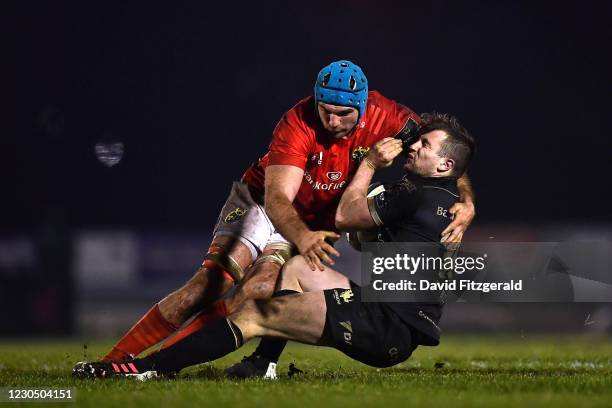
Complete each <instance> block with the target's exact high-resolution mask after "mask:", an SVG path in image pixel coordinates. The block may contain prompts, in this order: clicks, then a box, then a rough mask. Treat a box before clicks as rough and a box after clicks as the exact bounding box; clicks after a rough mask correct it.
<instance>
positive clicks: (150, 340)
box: [102, 245, 234, 362]
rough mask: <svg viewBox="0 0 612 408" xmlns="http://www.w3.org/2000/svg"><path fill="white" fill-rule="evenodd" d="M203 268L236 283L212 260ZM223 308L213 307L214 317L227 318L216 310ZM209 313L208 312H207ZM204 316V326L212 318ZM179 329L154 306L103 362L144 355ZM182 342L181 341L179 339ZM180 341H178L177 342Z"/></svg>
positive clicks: (204, 263)
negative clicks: (145, 351)
mask: <svg viewBox="0 0 612 408" xmlns="http://www.w3.org/2000/svg"><path fill="white" fill-rule="evenodd" d="M212 251H224V250H223V248H220V247H217V246H215V245H212V246H211V247H210V248H209V249H208V252H209V253H210V252H212ZM202 266H204V267H205V268H207V269H208V270H209V271H210V272H211V273H212V272H213V271H217V272H218V273H219V274H220V275H221V279H225V280H229V281H231V282H234V278H233V277H232V276H231V275H230V274H229V273H228V272H227V271H225V270H224V269H223V268H222V267H221V266H219V265H217V264H216V263H214V262H212V261H210V260H206V261H204V262H203V263H202ZM217 303H221V304H222V305H223V306H222V309H223V310H225V303H224V302H222V301H219V302H217ZM220 307H221V306H216V303H215V304H214V305H213V307H212V309H211V310H212V311H211V313H212V315H215V314H217V315H218V317H219V316H225V312H223V313H224V314H219V313H221V312H217V311H216V310H222V309H220ZM207 312H208V311H207ZM204 315H206V314H203V315H202V322H201V325H204V322H205V321H206V320H210V318H208V319H205V318H204ZM198 317H200V316H198ZM196 321H198V319H197V318H196V320H194V321H193V322H192V323H191V324H194V323H195V324H200V323H196ZM191 324H190V325H188V326H187V327H185V329H187V328H189V327H190V326H191ZM200 327H201V326H200ZM176 329H177V327H176V326H174V325H173V324H172V323H170V322H168V321H167V320H166V319H165V318H164V316H162V314H161V312H160V311H159V306H158V305H157V304H156V305H155V306H153V307H152V308H151V310H149V311H148V312H147V314H145V315H144V316H143V318H142V319H140V320H139V321H138V323H136V324H135V325H134V326H133V327H132V328H131V329H130V330H129V331H128V332H127V333H126V334H125V336H123V338H122V339H121V340H119V342H118V343H117V344H116V345H115V346H114V347H113V349H112V350H111V351H110V353H108V354H107V355H106V356H104V358H103V360H102V361H106V362H110V361H123V360H125V359H128V358H132V357H135V356H137V355H138V354H140V353H142V352H143V351H144V350H146V349H148V348H149V347H151V346H154V345H156V344H157V343H159V342H160V341H162V340H164V339H165V338H167V337H168V336H170V335H171V334H172V333H174V332H175V331H176ZM197 330H199V328H197V329H195V330H193V331H191V332H189V333H188V334H186V335H185V336H183V337H186V336H188V335H189V334H191V333H193V332H194V331H197ZM183 337H181V338H183ZM179 340H180V339H179ZM177 341H178V340H177Z"/></svg>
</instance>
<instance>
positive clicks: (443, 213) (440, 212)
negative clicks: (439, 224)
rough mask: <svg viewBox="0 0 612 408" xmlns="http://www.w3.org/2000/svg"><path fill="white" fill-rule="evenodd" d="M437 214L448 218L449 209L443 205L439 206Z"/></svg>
mask: <svg viewBox="0 0 612 408" xmlns="http://www.w3.org/2000/svg"><path fill="white" fill-rule="evenodd" d="M436 215H439V216H441V217H444V218H448V210H447V209H446V208H443V207H438V210H437V211H436Z"/></svg>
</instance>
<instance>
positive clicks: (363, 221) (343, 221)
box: [335, 138, 402, 231]
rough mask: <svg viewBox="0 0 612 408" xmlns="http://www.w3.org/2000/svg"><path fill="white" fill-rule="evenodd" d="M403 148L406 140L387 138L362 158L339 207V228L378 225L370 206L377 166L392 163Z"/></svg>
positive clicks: (366, 227)
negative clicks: (371, 187) (370, 195)
mask: <svg viewBox="0 0 612 408" xmlns="http://www.w3.org/2000/svg"><path fill="white" fill-rule="evenodd" d="M401 151H402V142H401V141H400V140H397V139H394V138H385V139H382V140H381V141H379V142H378V143H376V145H374V147H373V148H372V150H371V151H370V153H369V154H368V156H367V157H366V158H365V159H364V160H363V161H362V162H361V164H360V165H359V168H358V169H357V173H355V176H354V177H353V180H352V181H351V182H350V184H349V185H348V187H347V188H346V191H345V192H344V194H342V198H341V199H340V204H339V205H338V210H337V211H336V220H335V221H336V228H338V229H340V230H344V231H358V230H366V229H370V228H374V227H376V223H375V222H374V220H373V218H372V215H371V213H370V209H369V207H368V199H367V195H368V186H369V185H370V182H371V181H372V177H373V176H374V173H375V171H376V170H377V169H380V168H383V167H388V166H390V165H391V163H393V159H394V158H395V157H397V155H398V154H400V153H401Z"/></svg>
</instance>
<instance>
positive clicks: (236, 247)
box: [105, 183, 272, 361]
mask: <svg viewBox="0 0 612 408" xmlns="http://www.w3.org/2000/svg"><path fill="white" fill-rule="evenodd" d="M271 234H272V229H271V227H270V222H269V220H268V218H267V217H266V215H265V213H264V212H263V209H262V208H261V206H259V205H258V204H257V203H256V202H255V201H254V200H253V198H252V197H251V194H250V192H249V190H248V187H247V186H246V185H245V184H243V183H233V185H232V190H231V192H230V195H229V197H228V198H227V200H226V202H225V205H224V206H223V208H222V210H221V214H220V215H219V218H218V220H217V224H216V225H215V229H214V237H215V238H214V240H213V245H211V249H210V250H209V252H208V254H207V255H206V260H205V262H204V264H203V266H202V267H201V268H200V269H199V270H198V272H197V273H196V274H195V276H194V277H193V278H192V279H191V280H190V281H189V282H188V283H187V284H186V285H185V286H184V287H182V288H181V289H179V290H177V291H175V292H173V293H172V294H170V295H169V296H167V297H166V298H165V299H164V300H163V301H162V302H160V303H159V304H157V305H155V306H153V308H151V310H149V312H147V314H146V315H145V316H144V317H143V318H142V319H141V320H140V321H139V322H138V323H136V325H134V327H133V328H132V329H130V331H129V332H128V333H127V334H126V335H125V336H124V337H123V338H122V339H121V340H120V341H119V343H118V344H117V345H116V346H115V347H114V348H113V350H112V351H111V352H110V353H109V354H108V355H107V356H106V357H105V359H106V360H115V361H116V360H123V359H125V358H126V357H129V356H131V355H138V354H139V353H140V352H142V351H143V350H145V349H147V348H149V347H150V346H153V345H155V344H157V343H159V342H160V341H161V340H163V339H165V338H167V337H168V336H169V335H170V334H172V333H174V332H175V330H176V328H177V327H178V326H180V325H181V324H182V323H183V322H184V321H185V320H186V319H188V318H189V317H190V316H191V314H192V313H194V311H196V310H199V308H201V307H203V306H206V305H207V304H210V302H212V301H214V300H217V299H218V298H219V296H220V295H221V294H222V293H224V292H225V291H226V290H227V289H228V288H230V287H231V286H232V285H233V282H232V279H230V275H232V277H233V278H234V279H242V277H243V276H242V275H243V270H244V268H245V267H246V266H248V265H249V264H251V263H252V262H253V261H254V259H255V258H256V257H257V256H258V254H259V253H260V252H261V251H262V250H263V248H264V246H265V243H266V242H267V241H268V240H269V238H270V235H271ZM216 306H219V307H220V306H223V305H216ZM219 307H215V308H213V309H212V310H213V311H214V312H215V313H216V312H223V310H219ZM216 314H220V315H224V314H225V313H216ZM207 317H208V316H207V315H201V316H199V318H200V319H199V320H198V321H196V323H198V322H199V323H202V321H203V320H205V318H207ZM213 317H214V316H213Z"/></svg>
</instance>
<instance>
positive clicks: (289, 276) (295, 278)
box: [279, 255, 351, 292]
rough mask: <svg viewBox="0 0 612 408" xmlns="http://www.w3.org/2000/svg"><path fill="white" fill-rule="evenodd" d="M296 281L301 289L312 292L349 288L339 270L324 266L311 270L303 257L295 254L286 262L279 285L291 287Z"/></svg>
mask: <svg viewBox="0 0 612 408" xmlns="http://www.w3.org/2000/svg"><path fill="white" fill-rule="evenodd" d="M295 282H297V283H298V285H299V286H300V288H301V289H302V291H304V292H314V291H319V290H325V289H332V288H345V289H348V288H350V287H351V286H350V282H349V280H348V278H347V277H346V276H344V275H343V274H341V273H340V272H338V271H336V270H334V269H332V268H330V267H329V266H325V269H324V270H323V271H319V270H316V271H312V270H311V269H310V267H309V266H308V264H307V263H306V261H305V260H304V257H303V256H301V255H298V256H295V257H293V258H291V259H290V260H289V262H287V263H286V264H285V265H284V267H283V269H282V271H281V276H280V279H279V287H280V288H281V289H282V288H285V287H291V286H293V285H294V283H295Z"/></svg>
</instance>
